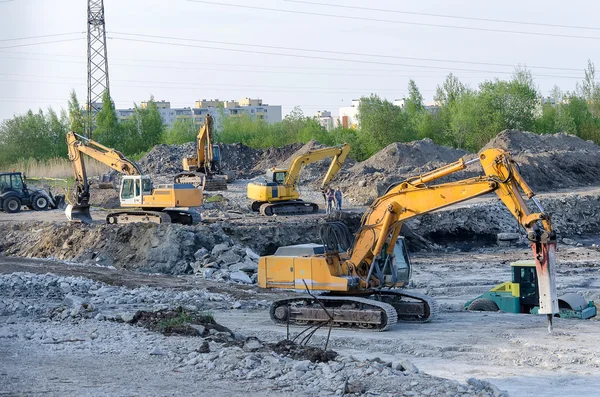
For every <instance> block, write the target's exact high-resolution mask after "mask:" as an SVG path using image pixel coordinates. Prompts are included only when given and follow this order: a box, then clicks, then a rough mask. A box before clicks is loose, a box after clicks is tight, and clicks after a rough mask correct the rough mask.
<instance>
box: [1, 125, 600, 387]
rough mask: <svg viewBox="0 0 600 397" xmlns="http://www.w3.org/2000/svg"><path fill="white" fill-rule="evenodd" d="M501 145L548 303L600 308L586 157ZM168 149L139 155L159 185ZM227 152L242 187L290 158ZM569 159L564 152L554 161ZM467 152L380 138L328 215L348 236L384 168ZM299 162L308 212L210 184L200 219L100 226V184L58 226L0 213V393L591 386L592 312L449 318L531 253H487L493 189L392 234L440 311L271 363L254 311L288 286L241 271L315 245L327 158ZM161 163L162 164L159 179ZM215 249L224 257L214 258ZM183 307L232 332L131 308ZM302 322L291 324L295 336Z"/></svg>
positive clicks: (597, 371)
mask: <svg viewBox="0 0 600 397" xmlns="http://www.w3.org/2000/svg"><path fill="white" fill-rule="evenodd" d="M499 137H500V138H502V139H504V141H497V142H492V143H493V144H494V146H498V147H504V146H503V142H508V143H507V145H508V146H507V147H506V148H507V149H508V150H510V151H511V152H513V153H518V154H519V155H518V156H515V157H517V158H518V159H519V161H520V163H521V164H522V168H521V169H522V171H523V172H522V173H523V174H524V177H525V179H527V180H534V181H535V184H537V186H538V187H539V188H538V187H536V189H537V190H541V191H542V193H541V194H539V195H538V196H537V197H538V198H539V200H540V201H541V203H542V204H543V205H544V206H545V207H546V210H547V211H548V212H550V213H552V219H553V224H554V228H555V230H556V231H557V232H558V236H559V239H558V246H557V247H558V248H557V249H558V251H557V254H558V258H557V263H558V265H557V269H556V270H557V278H556V281H557V289H558V292H559V295H560V294H563V293H567V292H577V293H580V294H582V295H583V296H584V297H585V298H586V299H587V300H594V301H596V303H598V302H600V277H598V276H599V273H600V247H598V244H600V192H599V189H600V188H599V186H600V180H596V179H598V173H597V169H598V168H597V167H598V165H597V164H596V163H595V162H596V161H597V162H599V163H600V155H599V154H598V153H600V151H599V150H598V148H597V147H595V146H592V145H593V144H591V143H589V142H584V141H581V142H580V141H573V138H572V137H570V136H566V135H561V134H555V135H548V136H544V137H543V139H542V138H539V139H538V136H537V135H536V136H533V135H532V136H530V135H529V134H528V133H522V132H514V131H508V132H504V133H502V134H501V135H499ZM515 142H516V143H515ZM540 142H541V143H540ZM556 142H558V144H557V143H556ZM517 144H518V145H521V146H518V145H517ZM311 145H313V143H310V144H308V146H311ZM511 145H512V146H511ZM535 145H538V146H539V147H538V146H535ZM188 146H189V145H188ZM517 146H518V147H517ZM530 147H532V148H534V149H535V150H533V151H529V149H527V148H530ZM536 147H538V148H537V149H536ZM551 147H559V149H560V150H559V149H557V150H556V151H552V150H550V149H549V148H551ZM190 148H191V146H190ZM190 148H188V149H190ZM191 149H193V148H191ZM304 149H305V148H304ZM178 150H179V149H178V148H176V147H175V148H172V147H168V146H165V145H162V146H159V147H156V148H155V150H154V151H153V152H151V153H149V154H148V156H147V158H146V160H145V164H147V165H146V167H150V166H152V167H154V168H153V169H149V170H147V172H151V173H152V176H153V178H154V180H155V182H160V183H164V182H168V181H170V180H171V178H172V175H170V174H169V173H171V174H172V173H173V172H171V171H175V170H177V169H178V165H179V164H180V157H181V156H182V155H185V153H183V152H181V151H178ZM227 150H229V151H230V152H229V158H230V159H231V161H230V164H228V166H229V168H230V169H235V170H237V171H238V173H239V174H238V177H239V178H255V177H256V176H257V175H258V174H259V173H260V172H262V170H263V169H264V168H266V166H267V165H274V163H273V161H275V160H277V161H279V162H283V161H284V160H286V158H288V157H289V156H292V155H293V154H294V153H295V151H298V150H303V148H301V147H300V146H299V145H296V146H295V147H293V148H287V149H285V150H284V149H272V150H271V149H270V150H265V151H262V152H258V151H252V150H250V149H249V148H243V147H240V145H237V146H236V145H232V146H231V147H228V149H227ZM536 150H537V152H536ZM566 152H568V153H567V154H568V155H569V156H571V157H568V156H567V157H568V159H570V160H569V161H562V162H561V158H562V157H561V156H563V155H564V154H565V153H566ZM590 153H591V154H590ZM464 154H465V153H462V152H457V151H456V150H454V149H449V148H442V147H437V146H435V145H434V144H433V143H432V142H431V141H428V140H423V141H417V142H413V143H409V144H393V145H390V146H389V147H388V148H386V149H384V150H382V151H381V152H380V154H379V155H375V156H379V157H375V156H374V160H367V161H365V162H362V163H356V164H354V165H352V167H351V168H350V170H351V171H350V172H348V173H344V172H342V173H341V174H340V175H339V177H340V185H341V187H342V190H343V191H344V193H345V194H346V197H347V200H346V202H345V206H344V207H345V209H344V213H343V214H342V215H339V216H338V215H336V216H334V217H333V219H341V220H343V221H344V222H347V224H348V225H349V227H350V228H351V229H352V228H356V226H357V225H358V222H359V221H360V217H361V215H362V213H363V212H364V211H365V210H366V209H367V206H366V204H367V203H368V202H369V200H371V199H372V198H373V197H376V196H377V195H380V194H382V192H384V191H385V189H386V188H387V187H386V186H388V185H389V183H390V182H393V180H394V179H395V177H396V173H395V170H399V172H401V173H402V175H404V174H405V173H409V172H410V174H414V173H415V172H417V173H418V172H427V171H428V170H430V169H432V168H435V167H437V166H439V164H442V163H447V162H448V161H451V160H453V159H456V158H457V156H458V157H460V156H461V155H464ZM152 156H154V157H152ZM236 156H237V157H236ZM269 156H271V157H269ZM467 156H468V155H467ZM578 156H579V157H578ZM378 158H379V160H378ZM236 159H237V160H236ZM372 159H373V158H372ZM428 159H434V160H435V161H434V162H433V163H429V162H427V160H428ZM233 160H236V161H237V163H236V162H235V161H233ZM250 160H251V161H250ZM142 163H144V162H142ZM245 163H248V164H251V166H246V167H242V165H243V164H245ZM379 164H383V165H382V166H381V167H379V168H377V169H375V168H376V166H378V165H379ZM313 166H314V167H312V168H310V167H307V168H309V169H308V178H307V180H308V181H309V182H310V183H308V184H306V185H304V184H303V185H301V187H300V191H301V194H302V197H303V198H304V199H305V200H307V201H314V202H317V203H318V204H319V205H320V206H321V211H320V212H319V213H318V214H313V215H305V216H296V217H292V216H290V217H285V216H280V217H278V216H275V217H261V216H259V215H258V214H256V213H252V212H251V211H249V210H248V202H247V200H246V196H245V194H246V191H245V187H246V184H247V183H248V181H249V180H250V179H239V180H237V181H236V182H234V183H232V184H229V185H228V190H227V191H224V192H209V193H208V194H207V195H206V196H205V204H204V205H203V207H202V208H199V211H201V212H202V215H203V219H204V221H203V223H202V224H200V225H196V226H182V225H139V224H134V225H105V224H104V218H105V216H106V214H107V212H108V211H110V210H111V209H112V208H115V207H116V205H118V197H117V193H116V192H115V191H114V190H110V189H109V190H98V189H94V190H93V191H92V193H91V196H92V203H93V204H94V205H95V207H94V208H93V209H92V216H93V218H94V220H95V221H94V224H92V225H81V224H70V223H68V222H67V220H66V218H65V216H64V213H63V211H60V210H53V211H43V212H35V211H22V212H21V213H18V214H6V213H4V212H0V395H7V396H41V395H44V396H97V395H125V396H129V395H131V396H134V395H136V396H137V395H139V396H155V395H173V396H183V395H208V394H210V395H212V396H215V397H218V396H230V395H241V394H246V395H249V396H263V395H267V396H269V395H273V396H275V395H278V396H287V395H289V396H292V395H294V396H296V395H306V396H330V395H353V394H366V395H400V396H434V397H442V396H448V397H449V396H480V397H488V396H490V397H491V396H494V397H500V396H507V395H510V396H519V397H520V396H535V397H537V396H539V395H544V396H557V397H558V396H569V395H589V396H594V395H597V394H598V393H597V384H596V382H598V381H600V345H599V344H598V343H596V340H598V339H600V326H599V324H600V322H599V321H600V319H599V318H593V319H591V320H587V321H579V320H566V319H555V320H554V330H553V332H552V333H551V334H548V331H547V327H546V318H545V317H543V316H534V315H527V314H510V313H501V312H499V313H490V312H468V311H465V310H463V305H464V303H465V302H466V301H468V300H470V299H473V298H475V297H477V296H478V295H480V294H482V293H484V292H486V291H488V290H489V289H490V288H492V287H493V286H495V285H497V284H499V283H502V282H504V281H508V280H510V277H511V275H510V266H509V264H510V262H512V261H515V260H520V259H532V252H531V248H530V247H529V246H528V245H527V244H526V242H525V241H524V239H523V238H521V239H520V240H519V241H518V242H517V243H516V245H511V246H503V247H501V246H499V245H498V244H497V241H496V236H497V234H498V233H505V232H510V233H515V232H518V231H519V230H518V228H517V226H516V221H515V220H514V218H513V217H512V216H511V214H510V213H509V212H508V211H507V210H506V208H505V207H503V205H502V204H501V203H499V201H498V199H497V198H496V197H495V196H494V195H489V196H485V197H481V198H478V199H476V200H471V201H469V202H465V203H462V204H460V205H458V206H455V207H452V208H447V209H443V210H440V211H437V212H435V213H430V214H424V215H422V216H420V217H418V218H415V219H412V220H410V221H408V222H407V223H406V225H407V226H408V227H407V228H406V230H404V229H403V234H404V235H405V236H407V239H408V242H409V246H410V248H411V249H412V251H413V252H411V259H412V276H411V282H410V285H409V287H408V288H410V289H411V290H412V291H415V292H418V293H423V294H427V295H429V296H431V297H433V298H435V299H436V301H437V302H438V304H439V311H438V313H437V314H436V315H435V316H434V318H433V320H432V321H431V322H428V323H424V324H415V323H402V322H399V323H398V324H396V325H395V326H393V327H392V328H391V329H390V330H388V331H386V332H371V331H368V330H352V331H351V330H344V329H338V328H334V329H332V331H331V337H330V340H329V345H328V348H329V349H332V350H334V351H335V352H337V353H338V357H335V358H331V359H329V358H328V359H327V360H329V361H328V362H327V363H324V362H318V361H319V360H316V361H317V362H315V360H314V356H311V355H310V354H308V353H307V354H306V355H304V356H302V354H304V353H303V351H300V353H298V354H300V356H298V355H292V354H291V353H289V354H288V353H282V351H286V350H282V349H281V346H275V345H273V344H274V343H276V342H281V341H282V340H283V339H285V338H286V336H287V329H286V327H280V326H277V325H274V324H273V323H272V322H271V321H270V319H269V310H268V308H269V305H270V303H271V302H272V301H273V300H275V299H279V298H282V297H285V296H289V295H291V294H294V293H295V292H294V291H266V290H262V289H259V288H258V287H257V286H256V284H255V283H256V271H255V270H252V269H255V268H256V260H257V259H256V258H257V257H258V255H268V254H272V253H273V252H274V250H275V249H276V248H277V247H278V246H281V245H288V244H298V243H307V242H319V233H318V231H319V226H320V225H321V224H322V223H323V222H324V221H325V220H326V216H325V211H324V210H323V204H324V202H323V198H322V195H321V193H320V192H319V190H318V177H317V176H318V175H322V168H323V166H324V167H326V165H322V164H321V165H319V164H313ZM563 166H564V167H563ZM374 167H375V168H374ZM561 167H563V168H561ZM165 169H169V170H171V171H169V172H166V173H160V172H159V171H161V170H165ZM153 170H154V171H156V172H153ZM415 170H416V171H415ZM581 170H585V172H584V173H582V172H580V171H581ZM559 172H562V174H560V175H559ZM475 173H476V170H475V171H472V172H471V174H466V175H463V176H462V177H470V176H472V175H474V174H475ZM538 174H539V175H538ZM536 176H537V179H536ZM593 178H596V179H593ZM362 180H364V183H362V182H361V181H362ZM561 181H569V182H568V183H567V182H565V183H560V182H561ZM335 183H336V182H334V186H335ZM328 219H331V218H328ZM225 256H227V257H228V258H230V260H231V262H227V263H223V261H222V258H224V257H225ZM219 261H221V262H219ZM219 266H220V268H219ZM252 266H254V268H253V267H252ZM241 268H243V269H245V270H244V271H243V272H242V271H240V270H239V269H241ZM244 272H245V273H247V274H243V278H237V277H238V276H239V275H240V274H239V273H244ZM184 309H185V310H195V311H197V312H199V313H208V314H212V316H214V319H215V320H216V322H217V323H218V324H220V325H221V326H224V327H226V328H228V329H229V330H230V331H231V333H229V331H215V330H213V329H210V332H209V328H210V327H208V325H206V324H205V325H204V326H198V325H195V327H196V328H194V330H196V331H197V333H198V335H196V336H189V335H188V334H185V335H183V334H175V335H173V334H168V333H165V332H162V333H161V332H157V331H156V330H153V329H149V328H144V327H143V326H141V325H140V324H138V323H136V321H137V320H136V318H137V317H136V316H137V315H138V314H137V313H140V312H141V311H145V312H156V313H158V312H160V311H161V310H184ZM302 330H303V328H297V327H292V328H291V329H290V335H291V337H294V336H296V335H298V334H299V333H300V332H301V331H302ZM184 331H186V332H189V331H190V329H189V328H188V329H184ZM326 338H327V330H326V329H321V330H319V331H318V332H317V333H316V335H315V336H313V338H312V339H311V340H310V341H309V343H308V344H309V345H310V346H312V347H319V348H322V347H324V345H325V341H326ZM290 351H291V350H290ZM313 353H314V352H313ZM311 354H312V353H311ZM324 354H325V353H324ZM327 360H325V361H327Z"/></svg>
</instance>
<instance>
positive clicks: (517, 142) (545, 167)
mask: <svg viewBox="0 0 600 397" xmlns="http://www.w3.org/2000/svg"><path fill="white" fill-rule="evenodd" d="M487 148H500V149H504V150H506V151H508V152H510V153H511V155H512V156H513V159H514V160H515V161H517V163H518V164H519V169H520V171H521V174H522V175H523V178H524V179H525V180H526V181H527V183H528V184H529V185H530V186H531V187H532V188H533V189H536V190H539V191H549V190H556V189H566V188H573V187H580V186H590V185H598V184H600V173H599V172H598V169H600V147H599V146H598V145H596V144H595V143H593V142H592V141H584V140H583V139H581V138H578V137H576V136H574V135H569V134H566V133H558V134H545V135H538V134H534V133H532V132H524V131H516V130H505V131H502V132H501V133H499V134H498V135H497V136H496V137H495V138H494V139H492V140H491V141H490V142H489V143H488V144H487V145H486V146H485V147H484V149H487Z"/></svg>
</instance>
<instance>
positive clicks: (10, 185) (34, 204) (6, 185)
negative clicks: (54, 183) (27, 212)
mask: <svg viewBox="0 0 600 397" xmlns="http://www.w3.org/2000/svg"><path fill="white" fill-rule="evenodd" d="M61 202H62V203H64V196H62V195H57V196H55V197H54V196H52V193H47V192H46V191H45V190H43V189H39V188H28V187H27V185H26V184H25V183H24V182H23V175H22V174H21V173H20V172H2V173H0V209H1V210H3V211H4V212H7V213H11V214H12V213H16V212H19V211H21V208H22V206H26V207H29V208H31V209H33V210H36V211H44V210H47V209H49V208H52V209H55V208H58V207H59V206H60V205H61Z"/></svg>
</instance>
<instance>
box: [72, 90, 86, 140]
mask: <svg viewBox="0 0 600 397" xmlns="http://www.w3.org/2000/svg"><path fill="white" fill-rule="evenodd" d="M70 96H71V97H70V99H69V128H70V129H71V131H73V132H76V133H78V134H83V133H84V131H85V116H84V113H83V110H82V109H81V106H80V105H79V101H78V100H77V94H76V93H75V90H71V94H70Z"/></svg>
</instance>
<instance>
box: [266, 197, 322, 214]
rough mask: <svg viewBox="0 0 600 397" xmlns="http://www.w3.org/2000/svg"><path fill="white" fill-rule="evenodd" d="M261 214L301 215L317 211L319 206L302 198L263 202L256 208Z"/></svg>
mask: <svg viewBox="0 0 600 397" xmlns="http://www.w3.org/2000/svg"><path fill="white" fill-rule="evenodd" d="M258 212H259V213H260V214H261V215H265V216H272V215H302V214H314V213H315V212H319V206H318V205H317V204H315V203H309V202H306V201H302V200H296V201H282V202H279V203H264V204H262V205H261V206H260V208H259V209H258Z"/></svg>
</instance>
